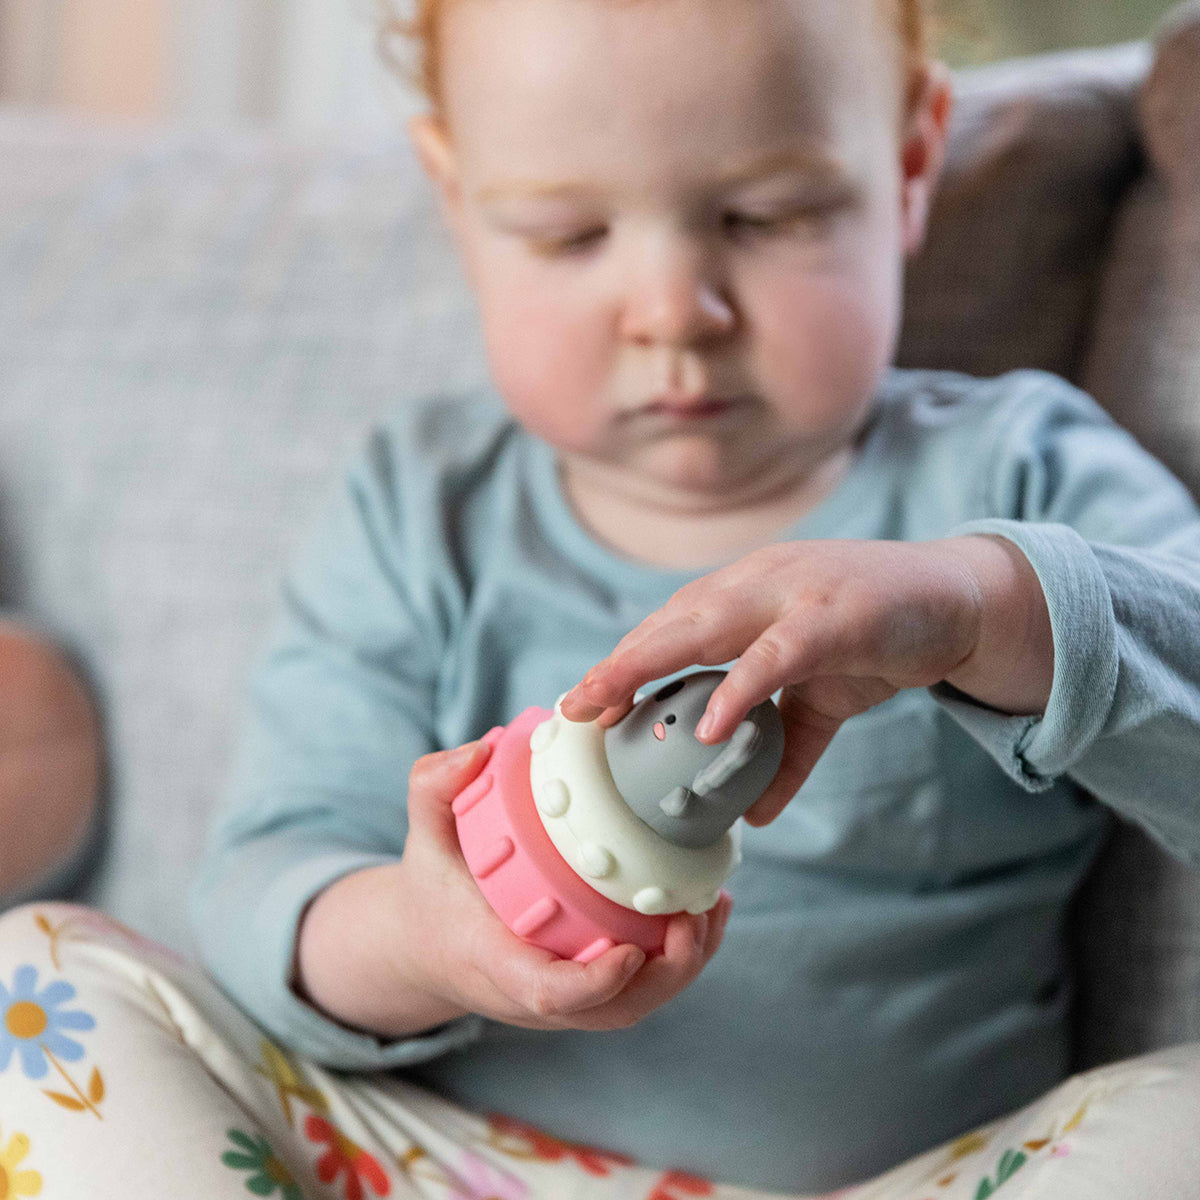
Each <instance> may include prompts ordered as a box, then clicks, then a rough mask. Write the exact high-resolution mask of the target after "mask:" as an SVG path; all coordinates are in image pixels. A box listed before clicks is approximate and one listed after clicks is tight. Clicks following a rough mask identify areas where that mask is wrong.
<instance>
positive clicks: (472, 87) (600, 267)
mask: <svg viewBox="0 0 1200 1200" xmlns="http://www.w3.org/2000/svg"><path fill="white" fill-rule="evenodd" d="M877 7H878V6H877V3H876V0H804V2H803V3H798V2H796V0H633V2H632V3H631V2H630V0H455V3H454V4H452V5H451V6H450V10H449V12H448V14H447V18H446V27H445V29H446V42H445V51H444V57H443V64H442V65H443V78H444V87H445V116H446V124H447V126H448V129H447V130H446V131H445V133H443V131H442V129H441V127H440V126H438V125H437V124H436V123H435V122H434V121H432V120H427V119H419V120H418V121H415V122H414V123H413V126H412V132H413V136H414V140H415V142H416V145H417V149H418V152H419V154H420V155H421V158H422V161H423V162H424V164H425V166H426V168H427V170H429V172H430V173H431V175H432V177H433V178H434V179H435V181H436V182H438V183H439V185H440V187H441V191H442V196H443V200H444V204H445V212H446V214H447V217H448V218H449V220H450V223H451V226H452V229H453V231H454V234H455V237H456V240H457V242H458V244H459V247H460V250H461V252H462V254H463V258H464V263H465V267H466V270H467V273H468V276H469V278H470V280H471V283H472V285H473V287H474V289H475V292H476V295H477V297H478V301H479V304H480V314H481V319H482V322H483V327H484V333H485V338H486V344H487V348H488V355H489V362H490V366H491V369H492V376H493V379H494V381H495V383H496V386H497V388H498V390H499V392H500V394H501V395H502V396H503V397H504V399H505V400H506V402H507V404H508V405H509V407H510V408H511V410H512V411H513V413H514V414H515V415H516V417H517V418H518V419H519V420H520V421H521V422H522V423H523V424H524V425H526V427H527V428H529V429H531V430H532V431H533V432H534V433H536V434H538V435H540V436H541V437H543V438H544V439H546V440H547V441H549V442H550V443H552V444H553V445H555V446H556V447H558V449H559V450H560V452H561V453H562V455H563V456H564V458H565V459H566V461H567V462H568V464H570V463H571V462H572V461H574V462H576V463H578V462H580V461H581V460H586V461H587V463H588V464H589V466H590V468H591V469H592V474H593V477H594V476H595V474H596V468H600V472H601V474H602V475H603V476H605V477H607V478H609V479H610V480H611V481H612V483H613V484H614V486H619V485H621V484H622V483H625V484H633V483H634V481H636V482H637V483H638V485H639V486H641V487H642V488H643V490H644V488H645V487H646V486H647V485H648V486H649V487H651V488H652V489H654V488H657V489H658V494H660V495H663V496H673V497H675V498H678V499H681V500H683V501H684V502H685V503H686V502H687V500H688V498H689V497H690V498H692V499H700V498H707V500H708V501H709V502H711V500H712V498H713V497H731V498H733V497H744V496H746V495H749V494H751V493H753V491H754V489H755V488H756V487H758V486H760V485H761V484H762V482H763V481H764V480H766V479H776V480H777V479H778V476H779V473H780V470H781V469H786V470H787V471H793V472H794V473H796V474H797V475H799V474H803V473H804V472H806V471H808V470H811V469H814V468H815V467H816V466H817V465H819V464H820V463H821V462H822V461H824V460H825V459H827V458H829V457H830V456H831V455H832V454H834V453H836V452H837V451H838V450H839V449H841V448H842V447H843V446H845V445H846V443H847V442H848V441H849V440H850V439H851V437H852V436H853V434H854V432H855V431H856V430H857V429H858V428H859V426H860V425H861V423H862V420H863V417H864V415H865V411H866V408H867V406H868V404H869V401H870V397H871V395H872V392H873V390H874V388H875V386H876V384H877V382H878V379H879V376H880V375H881V373H882V372H883V370H884V369H885V367H886V365H887V364H888V362H889V360H890V358H891V355H892V351H893V347H894V342H895V338H896V334H897V327H898V323H899V315H900V291H901V277H902V264H903V260H904V255H905V251H906V250H907V249H910V248H911V247H912V246H913V245H915V244H916V242H917V241H918V240H919V237H920V233H921V229H922V226H923V207H922V204H921V195H920V189H919V186H918V189H917V191H916V192H914V190H913V178H914V170H913V165H912V164H913V162H914V161H916V160H911V150H910V151H905V150H904V148H903V139H902V137H901V134H900V130H901V123H902V122H901V111H900V109H901V105H900V92H901V83H900V68H899V64H898V57H899V56H898V47H897V46H896V44H895V42H894V39H895V37H896V35H895V34H894V33H893V32H892V31H890V30H889V29H887V28H885V27H884V24H883V18H882V16H880V15H878V14H877V11H876V10H877ZM943 115H944V114H943ZM943 126H944V120H943V121H942V124H941V125H939V124H938V121H937V120H936V119H935V120H934V122H933V123H932V125H929V123H928V122H927V129H929V128H932V129H933V133H934V138H933V142H934V143H935V145H934V149H935V150H940V135H941V130H942V127H943ZM927 149H928V147H927ZM936 157H937V155H936V153H935V154H934V155H932V156H930V158H929V161H926V162H924V163H921V162H917V166H918V167H921V169H923V170H926V172H927V174H929V175H932V174H933V173H934V172H936V163H934V162H933V159H935V158H936ZM916 177H917V183H918V185H919V184H920V177H919V172H917V173H916ZM914 196H915V197H916V198H915V199H914Z"/></svg>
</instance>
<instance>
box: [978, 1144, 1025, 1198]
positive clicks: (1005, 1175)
mask: <svg viewBox="0 0 1200 1200" xmlns="http://www.w3.org/2000/svg"><path fill="white" fill-rule="evenodd" d="M1026 1161H1027V1155H1026V1154H1025V1153H1024V1151H1022V1150H1005V1152H1004V1153H1003V1154H1002V1155H1001V1156H1000V1163H999V1165H998V1166H997V1167H996V1182H995V1183H993V1182H992V1181H991V1180H990V1179H989V1178H988V1177H987V1176H986V1175H985V1176H984V1177H983V1178H982V1179H981V1180H980V1181H979V1188H978V1190H977V1191H976V1192H975V1200H987V1198H988V1197H989V1196H990V1195H991V1194H992V1193H993V1192H995V1190H996V1189H997V1188H998V1187H999V1186H1000V1185H1001V1184H1002V1183H1007V1182H1008V1180H1010V1179H1011V1178H1012V1177H1013V1176H1014V1175H1015V1174H1016V1173H1017V1171H1018V1170H1019V1169H1020V1168H1021V1167H1023V1166H1024V1165H1025V1163H1026Z"/></svg>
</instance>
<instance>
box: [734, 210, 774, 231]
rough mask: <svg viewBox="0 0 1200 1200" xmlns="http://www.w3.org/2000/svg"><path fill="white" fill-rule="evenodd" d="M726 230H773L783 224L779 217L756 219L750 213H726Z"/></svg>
mask: <svg viewBox="0 0 1200 1200" xmlns="http://www.w3.org/2000/svg"><path fill="white" fill-rule="evenodd" d="M724 222H725V227H726V228H727V229H750V230H754V229H774V228H776V227H777V226H779V225H782V224H783V221H782V220H781V219H780V218H779V217H758V216H754V215H752V214H751V213H726V214H725V216H724Z"/></svg>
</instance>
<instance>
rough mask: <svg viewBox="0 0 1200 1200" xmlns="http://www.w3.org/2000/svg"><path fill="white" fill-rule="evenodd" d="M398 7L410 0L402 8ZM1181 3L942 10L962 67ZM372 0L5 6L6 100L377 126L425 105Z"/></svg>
mask: <svg viewBox="0 0 1200 1200" xmlns="http://www.w3.org/2000/svg"><path fill="white" fill-rule="evenodd" d="M396 3H398V4H399V5H401V8H400V11H402V12H403V11H405V10H404V8H403V0H396ZM1171 3H1172V0H943V2H942V5H941V12H942V16H943V22H944V26H945V28H944V31H943V37H942V46H943V53H944V54H945V56H946V58H947V59H948V60H949V61H950V62H951V63H952V64H954V65H956V66H965V65H968V64H971V63H980V62H987V61H991V60H994V59H997V58H1006V57H1010V56H1013V55H1020V54H1029V53H1035V52H1037V51H1041V50H1049V49H1055V48H1059V47H1065V46H1098V45H1105V44H1108V43H1112V42H1120V41H1126V40H1132V39H1136V38H1140V37H1144V36H1146V34H1147V33H1148V32H1149V30H1150V29H1151V28H1152V26H1153V24H1154V22H1155V21H1156V20H1157V19H1158V17H1159V16H1161V15H1162V13H1164V12H1165V11H1166V10H1167V9H1168V8H1169V7H1171ZM375 4H376V0H0V101H3V102H5V103H8V104H17V105H21V106H29V107H33V108H55V109H67V110H72V111H78V112H84V113H96V114H103V115H106V116H109V117H116V118H126V119H132V120H135V121H149V122H161V121H180V122H185V123H189V124H228V123H231V122H239V123H240V122H260V121H272V122H276V123H278V124H280V125H282V126H284V127H286V128H291V129H296V130H303V129H322V128H331V127H344V126H346V125H353V126H365V127H379V126H381V125H388V124H392V123H394V122H395V121H396V120H397V118H401V119H402V118H403V117H404V116H405V115H406V114H407V113H409V112H411V111H412V110H413V109H414V108H415V106H416V101H415V99H414V98H413V97H412V96H411V94H410V93H409V92H408V90H407V89H406V88H405V87H404V86H403V84H402V83H401V82H399V81H398V80H397V79H396V78H395V77H394V76H393V75H391V74H390V73H388V72H387V71H386V70H385V69H384V68H383V67H382V66H381V64H380V61H379V56H378V54H377V53H376V49H375V44H374V29H373V22H374V13H375Z"/></svg>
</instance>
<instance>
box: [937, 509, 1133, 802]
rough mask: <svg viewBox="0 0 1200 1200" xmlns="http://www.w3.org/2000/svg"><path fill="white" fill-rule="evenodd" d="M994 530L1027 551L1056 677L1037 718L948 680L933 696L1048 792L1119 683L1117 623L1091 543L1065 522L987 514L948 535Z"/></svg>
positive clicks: (1099, 724)
mask: <svg viewBox="0 0 1200 1200" xmlns="http://www.w3.org/2000/svg"><path fill="white" fill-rule="evenodd" d="M981 533H990V534H998V535H1000V536H1001V537H1004V538H1006V539H1008V540H1009V541H1010V542H1012V543H1013V544H1014V545H1016V547H1017V548H1018V549H1019V550H1020V551H1021V552H1022V553H1023V554H1024V555H1025V557H1026V558H1027V559H1028V560H1029V562H1030V565H1031V566H1032V567H1033V569H1034V572H1035V573H1036V575H1037V577H1038V582H1039V583H1040V584H1041V585H1042V591H1043V593H1044V594H1045V597H1046V606H1047V609H1048V610H1049V614H1050V627H1051V631H1052V633H1053V638H1054V677H1053V683H1052V685H1051V689H1050V699H1049V700H1048V702H1047V704H1046V711H1045V713H1044V714H1043V715H1041V716H1036V715H1021V716H1012V715H1009V714H1007V713H1002V712H998V711H997V710H995V709H993V708H989V707H988V706H987V705H984V704H980V703H979V702H978V701H976V700H973V699H972V698H971V697H970V696H967V695H966V694H965V693H963V692H960V691H959V690H958V689H957V688H955V687H953V686H951V685H950V684H947V683H944V682H943V683H936V684H933V685H932V686H931V687H930V688H929V691H930V693H931V694H932V695H933V697H934V699H935V700H937V701H938V703H939V704H941V705H942V707H944V708H945V709H946V710H947V712H949V713H950V715H951V716H952V717H953V718H954V719H955V721H957V722H958V724H959V725H961V726H962V727H963V729H965V730H966V731H967V733H969V734H970V735H971V736H972V737H973V738H974V739H975V740H976V741H977V742H978V743H979V744H980V745H981V746H982V747H983V748H984V749H985V750H986V751H987V752H988V753H989V754H990V755H991V756H992V757H993V758H994V759H995V760H996V762H997V763H998V764H999V765H1000V766H1001V767H1002V768H1003V769H1004V771H1005V772H1006V773H1007V774H1008V775H1010V776H1011V777H1012V778H1013V779H1014V780H1016V782H1017V783H1019V784H1020V785H1021V786H1022V787H1023V788H1025V789H1026V790H1027V791H1030V792H1040V791H1046V790H1047V789H1048V788H1050V787H1052V786H1053V784H1054V781H1055V779H1056V778H1057V777H1058V776H1060V775H1062V774H1064V773H1066V772H1068V771H1069V770H1070V769H1071V767H1072V766H1073V765H1074V764H1075V763H1076V762H1078V761H1079V759H1080V758H1081V757H1082V755H1084V754H1085V753H1086V752H1087V750H1088V748H1089V747H1090V746H1091V745H1092V743H1093V742H1094V741H1095V739H1096V737H1097V736H1098V735H1099V733H1100V731H1101V730H1102V729H1103V728H1104V725H1105V722H1106V721H1107V719H1108V716H1109V712H1110V710H1111V708H1112V704H1113V698H1114V695H1115V693H1116V688H1117V666H1118V653H1117V627H1116V618H1115V616H1114V614H1113V606H1112V600H1111V597H1110V595H1109V589H1108V582H1107V580H1106V579H1105V577H1104V573H1103V571H1102V570H1101V568H1100V564H1099V563H1098V562H1097V560H1096V556H1095V555H1094V554H1093V553H1092V550H1091V547H1090V546H1089V545H1088V544H1087V542H1086V541H1085V540H1084V539H1083V538H1082V537H1080V535H1079V534H1078V533H1076V532H1075V530H1074V529H1072V528H1071V527H1070V526H1068V525H1059V524H1038V523H1031V522H1025V521H1013V520H1005V519H1002V518H987V519H984V520H978V521H968V522H965V523H963V524H961V525H957V526H955V527H954V528H953V529H951V530H950V531H949V532H948V533H947V534H946V536H947V537H963V536H966V535H968V534H981Z"/></svg>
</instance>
